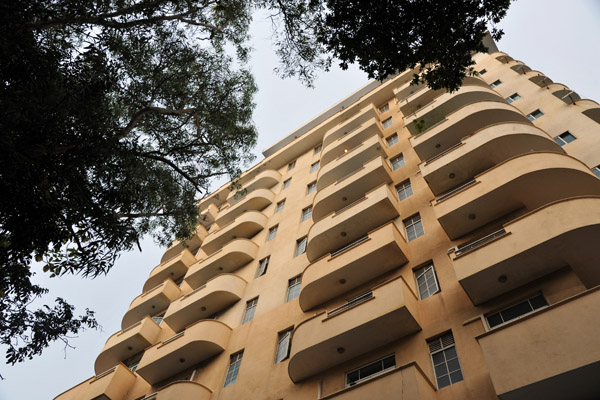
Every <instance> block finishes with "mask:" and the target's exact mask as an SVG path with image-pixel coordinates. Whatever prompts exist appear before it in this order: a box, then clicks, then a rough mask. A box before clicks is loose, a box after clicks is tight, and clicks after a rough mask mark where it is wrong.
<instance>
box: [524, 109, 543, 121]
mask: <svg viewBox="0 0 600 400" xmlns="http://www.w3.org/2000/svg"><path fill="white" fill-rule="evenodd" d="M542 115H544V113H543V112H541V111H540V110H539V109H538V110H535V111H534V112H532V113H531V114H527V119H528V120H530V121H535V120H536V119H538V118H540V117H541V116H542Z"/></svg>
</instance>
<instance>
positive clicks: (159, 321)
mask: <svg viewBox="0 0 600 400" xmlns="http://www.w3.org/2000/svg"><path fill="white" fill-rule="evenodd" d="M164 316H165V313H161V314H159V315H155V316H154V317H152V320H153V321H154V322H156V324H157V325H160V324H162V322H163V317H164Z"/></svg>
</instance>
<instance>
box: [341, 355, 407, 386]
mask: <svg viewBox="0 0 600 400" xmlns="http://www.w3.org/2000/svg"><path fill="white" fill-rule="evenodd" d="M394 368H396V356H395V355H394V354H392V355H389V356H387V357H384V358H382V359H381V360H377V361H374V362H372V363H370V364H367V365H365V366H363V367H360V368H357V369H355V370H353V371H350V372H346V387H348V386H352V385H356V384H357V383H358V382H359V381H362V380H365V379H367V378H373V377H375V376H377V375H379V374H381V373H382V372H385V371H388V370H390V369H394Z"/></svg>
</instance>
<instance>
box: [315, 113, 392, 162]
mask: <svg viewBox="0 0 600 400" xmlns="http://www.w3.org/2000/svg"><path fill="white" fill-rule="evenodd" d="M375 135H377V136H379V137H383V128H382V127H381V123H380V122H379V119H378V118H371V119H370V120H368V121H366V122H365V123H363V124H362V125H361V126H359V127H358V128H356V129H355V130H354V131H352V132H351V133H348V134H347V135H344V136H342V137H340V138H339V139H338V140H336V141H335V142H333V143H331V144H330V145H329V146H327V148H326V149H324V150H323V154H322V155H321V168H323V167H324V166H325V165H327V164H329V163H330V162H331V161H333V160H335V159H337V158H339V157H340V156H342V155H343V154H345V153H347V152H348V151H350V150H352V149H354V148H355V147H356V146H358V145H360V144H361V143H362V142H364V141H365V140H367V139H369V138H370V137H372V136H375Z"/></svg>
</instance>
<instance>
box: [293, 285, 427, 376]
mask: <svg viewBox="0 0 600 400" xmlns="http://www.w3.org/2000/svg"><path fill="white" fill-rule="evenodd" d="M370 293H371V295H370V296H364V300H362V301H360V302H354V303H348V304H347V305H346V306H343V307H338V308H337V309H335V310H331V311H329V312H323V313H320V314H317V315H315V316H314V317H312V318H309V319H307V320H306V321H304V322H302V323H300V324H299V325H298V326H297V327H296V329H294V332H293V336H292V348H291V351H290V362H289V364H288V373H289V375H290V378H291V379H292V381H293V382H295V383H296V382H299V381H301V380H303V379H305V378H308V377H309V376H312V375H314V374H317V373H319V372H323V371H325V370H327V369H329V368H331V367H334V366H336V365H339V364H342V363H344V362H346V361H348V360H351V359H352V358H355V357H357V356H360V355H362V354H365V353H368V352H370V351H371V350H373V349H376V348H378V347H381V346H384V345H386V344H388V343H391V342H393V341H396V340H398V339H401V338H403V337H405V336H407V335H410V334H411V333H414V332H417V331H419V330H420V329H421V327H420V325H419V323H418V322H417V319H416V307H417V297H416V296H415V294H414V293H413V292H412V291H411V290H410V288H409V287H408V285H407V284H406V282H405V281H404V279H403V278H402V277H401V276H400V277H398V278H395V279H394V280H391V281H388V282H386V283H384V284H381V285H379V286H376V287H374V288H373V289H372V291H371V292H370Z"/></svg>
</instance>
